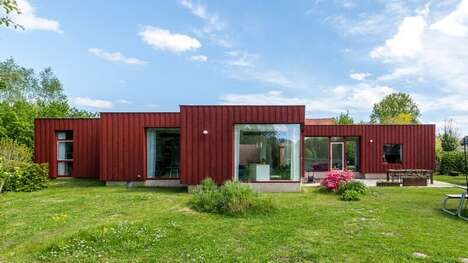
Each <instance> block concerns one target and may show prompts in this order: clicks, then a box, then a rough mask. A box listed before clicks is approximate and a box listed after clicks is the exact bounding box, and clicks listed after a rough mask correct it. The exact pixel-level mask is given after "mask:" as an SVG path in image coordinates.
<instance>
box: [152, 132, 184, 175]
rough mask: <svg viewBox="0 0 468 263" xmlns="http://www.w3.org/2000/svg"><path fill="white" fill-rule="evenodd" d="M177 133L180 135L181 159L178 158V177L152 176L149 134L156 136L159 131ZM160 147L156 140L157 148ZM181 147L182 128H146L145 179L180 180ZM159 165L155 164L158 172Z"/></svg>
mask: <svg viewBox="0 0 468 263" xmlns="http://www.w3.org/2000/svg"><path fill="white" fill-rule="evenodd" d="M165 130H166V131H171V130H172V131H177V134H178V135H179V145H178V147H179V157H178V162H179V166H178V167H177V177H166V176H150V174H149V171H150V169H149V166H150V160H149V157H150V156H149V150H150V149H149V142H150V140H149V138H148V137H149V136H148V135H149V132H151V131H154V132H155V136H156V135H157V132H158V131H165ZM157 146H158V141H157V140H155V147H157ZM180 146H181V128H180V127H145V179H146V180H180V176H181V173H180V167H181V164H180V161H181V151H180ZM156 168H157V164H156V163H155V164H154V169H155V170H156Z"/></svg>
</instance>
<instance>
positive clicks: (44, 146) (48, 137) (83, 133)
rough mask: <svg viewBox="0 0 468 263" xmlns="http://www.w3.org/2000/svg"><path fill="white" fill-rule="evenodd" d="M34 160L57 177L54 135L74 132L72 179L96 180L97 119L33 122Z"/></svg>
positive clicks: (39, 120)
mask: <svg viewBox="0 0 468 263" xmlns="http://www.w3.org/2000/svg"><path fill="white" fill-rule="evenodd" d="M34 124H35V127H34V145H35V147H34V149H35V153H34V158H35V162H37V163H48V164H49V176H50V177H51V178H55V177H57V139H56V135H55V133H56V132H57V131H64V130H70V131H73V171H72V176H73V177H93V178H99V119H36V120H35V123H34Z"/></svg>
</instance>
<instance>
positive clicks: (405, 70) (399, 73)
mask: <svg viewBox="0 0 468 263" xmlns="http://www.w3.org/2000/svg"><path fill="white" fill-rule="evenodd" d="M419 70H420V69H419V68H418V67H412V66H408V67H402V68H396V69H395V70H393V72H391V73H390V74H385V75H382V76H380V77H379V78H378V79H379V80H382V81H388V80H395V79H399V78H402V77H406V76H412V75H416V74H418V73H419Z"/></svg>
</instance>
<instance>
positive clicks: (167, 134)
mask: <svg viewBox="0 0 468 263" xmlns="http://www.w3.org/2000/svg"><path fill="white" fill-rule="evenodd" d="M146 136H147V176H148V178H179V162H180V143H179V142H180V132H179V129H169V128H160V129H147V131H146Z"/></svg>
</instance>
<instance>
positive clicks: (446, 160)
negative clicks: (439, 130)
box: [439, 151, 465, 174]
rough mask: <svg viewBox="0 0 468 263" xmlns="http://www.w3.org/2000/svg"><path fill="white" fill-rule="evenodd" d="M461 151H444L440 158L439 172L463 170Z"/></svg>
mask: <svg viewBox="0 0 468 263" xmlns="http://www.w3.org/2000/svg"><path fill="white" fill-rule="evenodd" d="M464 162H465V159H464V155H463V152H459V151H451V152H444V153H443V154H442V158H441V160H440V168H439V169H440V173H442V174H449V173H450V172H454V171H455V172H463V170H464Z"/></svg>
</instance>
